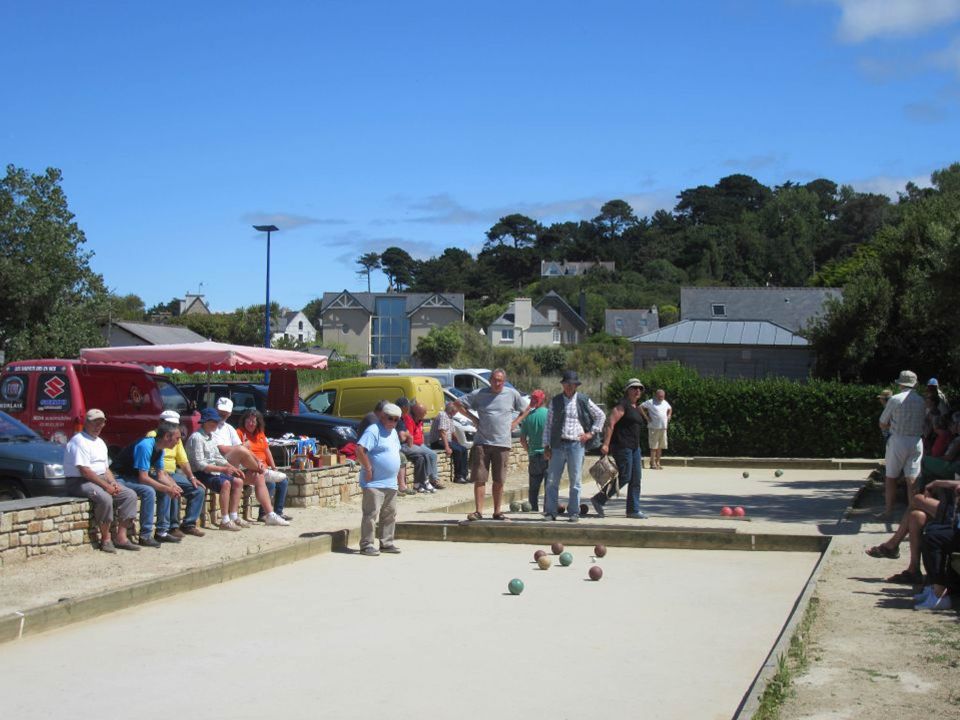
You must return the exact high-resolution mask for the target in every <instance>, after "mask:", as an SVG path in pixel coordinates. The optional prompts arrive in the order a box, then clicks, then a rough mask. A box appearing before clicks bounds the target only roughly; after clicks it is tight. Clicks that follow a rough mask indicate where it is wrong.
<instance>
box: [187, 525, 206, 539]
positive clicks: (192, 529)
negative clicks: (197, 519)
mask: <svg viewBox="0 0 960 720" xmlns="http://www.w3.org/2000/svg"><path fill="white" fill-rule="evenodd" d="M182 532H183V534H184V535H193V536H194V537H203V536H204V535H206V533H205V532H204V531H203V530H201V529H200V528H198V527H197V526H196V525H191V526H189V527H185V528H183V531H182Z"/></svg>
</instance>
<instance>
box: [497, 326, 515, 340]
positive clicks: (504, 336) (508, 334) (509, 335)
mask: <svg viewBox="0 0 960 720" xmlns="http://www.w3.org/2000/svg"><path fill="white" fill-rule="evenodd" d="M500 342H513V328H510V329H509V330H501V331H500Z"/></svg>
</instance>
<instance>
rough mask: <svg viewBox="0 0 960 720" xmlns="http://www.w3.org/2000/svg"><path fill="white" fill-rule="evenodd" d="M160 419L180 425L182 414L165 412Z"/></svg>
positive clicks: (172, 411) (174, 411)
mask: <svg viewBox="0 0 960 720" xmlns="http://www.w3.org/2000/svg"><path fill="white" fill-rule="evenodd" d="M160 419H161V420H163V421H165V422H172V423H179V422H180V413H178V412H177V411H176V410H164V411H163V412H162V413H160Z"/></svg>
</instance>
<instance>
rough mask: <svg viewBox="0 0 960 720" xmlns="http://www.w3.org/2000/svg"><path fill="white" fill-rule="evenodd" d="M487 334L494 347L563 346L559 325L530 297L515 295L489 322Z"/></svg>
mask: <svg viewBox="0 0 960 720" xmlns="http://www.w3.org/2000/svg"><path fill="white" fill-rule="evenodd" d="M487 337H488V338H489V339H490V344H491V345H493V346H494V347H516V348H531V347H553V346H559V345H560V328H559V327H558V326H557V323H556V322H551V321H550V320H549V319H547V318H546V317H544V316H543V315H542V314H541V313H540V312H539V311H538V310H536V309H535V308H534V307H533V302H532V301H531V300H530V298H516V299H515V300H514V301H513V302H512V303H510V305H508V306H507V309H506V311H505V312H504V313H503V314H502V315H501V316H500V317H498V318H497V319H496V320H494V321H493V322H492V323H490V327H488V328H487Z"/></svg>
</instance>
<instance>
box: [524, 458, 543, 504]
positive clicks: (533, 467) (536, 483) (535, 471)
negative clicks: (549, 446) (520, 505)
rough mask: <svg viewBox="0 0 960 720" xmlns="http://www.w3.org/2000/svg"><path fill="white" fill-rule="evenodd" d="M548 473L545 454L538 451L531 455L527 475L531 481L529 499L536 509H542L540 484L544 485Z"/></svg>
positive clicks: (528, 492)
mask: <svg viewBox="0 0 960 720" xmlns="http://www.w3.org/2000/svg"><path fill="white" fill-rule="evenodd" d="M546 475H547V459H546V458H545V457H544V456H543V453H542V452H538V453H535V454H533V455H531V456H530V457H529V458H528V463H527V477H528V478H529V481H530V487H529V490H528V491H527V499H528V500H529V501H530V505H531V506H532V509H533V510H534V511H539V510H540V486H541V485H543V481H544V478H545V477H546ZM544 504H546V503H544Z"/></svg>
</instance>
